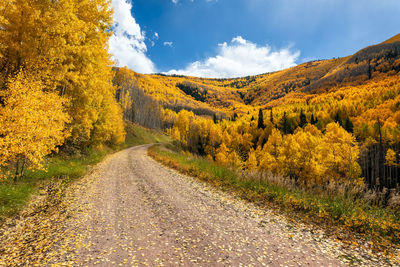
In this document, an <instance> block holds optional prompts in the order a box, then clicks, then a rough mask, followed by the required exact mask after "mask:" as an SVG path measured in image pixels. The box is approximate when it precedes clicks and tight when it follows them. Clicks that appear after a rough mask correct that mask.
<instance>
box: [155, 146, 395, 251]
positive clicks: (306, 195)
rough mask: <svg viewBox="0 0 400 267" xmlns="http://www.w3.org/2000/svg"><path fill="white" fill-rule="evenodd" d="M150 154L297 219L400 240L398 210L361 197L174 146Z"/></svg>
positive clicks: (378, 239)
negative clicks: (301, 185)
mask: <svg viewBox="0 0 400 267" xmlns="http://www.w3.org/2000/svg"><path fill="white" fill-rule="evenodd" d="M149 155H150V156H152V157H153V158H154V159H156V160H158V161H160V162H162V163H164V164H165V165H168V166H170V167H172V168H174V169H176V170H178V171H180V172H182V173H185V174H189V175H192V176H195V177H197V178H199V179H201V180H203V181H207V182H209V183H211V184H213V185H215V186H217V187H219V188H222V189H224V190H229V191H233V192H236V193H237V194H239V195H240V196H241V197H242V198H243V199H247V200H249V201H253V202H256V203H259V204H261V205H268V206H273V207H275V208H278V209H280V210H282V211H284V212H287V213H289V214H290V217H291V218H296V220H306V221H308V222H313V223H318V224H324V225H327V226H329V227H332V226H333V228H336V226H340V227H341V229H342V230H343V231H347V233H352V232H354V233H358V234H362V235H363V236H364V238H365V239H367V240H374V242H373V243H374V245H376V246H383V247H385V248H384V249H386V247H390V246H392V245H395V246H398V245H399V243H400V216H399V212H398V211H397V212H396V211H394V210H390V209H387V208H383V207H378V206H373V205H370V204H368V203H366V202H365V201H363V200H360V199H355V198H348V199H346V198H344V197H339V196H334V195H329V194H324V193H316V192H311V191H305V190H301V189H293V188H287V187H284V186H281V185H276V184H272V183H268V182H260V181H259V180H254V179H250V178H246V177H240V176H239V175H238V173H237V172H236V171H234V170H232V169H230V168H227V167H224V166H221V165H218V164H216V163H215V162H213V161H209V160H207V159H205V158H202V157H197V156H188V155H186V154H184V153H181V152H180V151H179V150H178V149H174V148H171V147H169V150H166V149H162V148H161V147H160V146H153V147H151V148H150V150H149ZM333 228H332V229H333ZM333 230H334V231H336V230H335V229H333Z"/></svg>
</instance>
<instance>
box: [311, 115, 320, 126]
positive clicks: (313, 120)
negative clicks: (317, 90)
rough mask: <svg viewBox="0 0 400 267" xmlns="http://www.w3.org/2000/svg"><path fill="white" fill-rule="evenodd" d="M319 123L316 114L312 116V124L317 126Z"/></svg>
mask: <svg viewBox="0 0 400 267" xmlns="http://www.w3.org/2000/svg"><path fill="white" fill-rule="evenodd" d="M317 122H318V119H317V118H314V114H311V120H310V124H312V125H315V124H317Z"/></svg>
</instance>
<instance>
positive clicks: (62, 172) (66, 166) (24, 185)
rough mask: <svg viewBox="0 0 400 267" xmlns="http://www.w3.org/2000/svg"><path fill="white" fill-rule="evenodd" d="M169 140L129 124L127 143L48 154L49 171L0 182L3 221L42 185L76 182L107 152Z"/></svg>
mask: <svg viewBox="0 0 400 267" xmlns="http://www.w3.org/2000/svg"><path fill="white" fill-rule="evenodd" d="M168 141H169V139H168V137H166V136H164V135H162V134H160V133H158V132H155V131H151V130H148V129H145V128H143V127H140V126H137V125H134V124H129V125H128V126H127V136H126V142H125V143H123V144H121V145H119V146H118V147H114V148H110V147H102V148H91V149H88V150H87V151H84V152H83V153H82V154H81V155H74V156H68V157H66V156H61V155H54V156H52V157H49V158H47V159H46V164H45V166H46V169H47V171H36V172H30V171H28V172H26V175H25V176H24V177H23V178H21V179H20V180H19V181H18V182H17V183H14V182H13V181H3V182H0V223H1V222H2V221H4V219H5V218H7V217H10V216H13V215H15V214H17V213H18V212H19V211H20V210H21V209H22V208H23V207H24V206H25V205H26V204H27V202H28V201H29V199H30V197H31V196H32V194H36V193H37V192H38V191H39V189H40V187H41V186H43V185H44V184H46V183H48V182H49V181H51V180H54V179H55V180H59V179H63V180H64V181H73V180H74V179H77V178H79V177H82V176H83V175H85V173H86V172H87V170H88V168H89V166H91V165H94V164H96V163H98V162H100V161H101V160H102V159H103V158H104V157H105V156H106V155H107V154H110V153H112V152H115V151H118V150H121V149H124V148H127V147H131V146H135V145H140V144H150V143H158V142H168Z"/></svg>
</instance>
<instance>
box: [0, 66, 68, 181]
mask: <svg viewBox="0 0 400 267" xmlns="http://www.w3.org/2000/svg"><path fill="white" fill-rule="evenodd" d="M0 99H1V100H2V102H3V105H2V106H0V125H1V127H0V165H2V166H9V167H17V168H18V166H19V165H20V170H18V169H17V170H16V175H20V174H22V173H21V172H23V169H24V168H23V167H22V166H24V167H27V168H30V169H38V168H41V167H42V165H41V161H42V159H43V157H44V156H46V155H48V154H50V153H51V152H52V151H55V150H56V148H57V146H59V145H62V144H63V142H64V140H65V138H66V137H68V135H69V131H67V130H66V129H65V126H66V124H67V123H68V122H69V121H70V118H69V116H68V115H67V113H66V112H65V110H64V109H65V105H66V103H67V100H66V99H65V98H63V97H60V96H59V95H58V94H57V93H56V92H44V91H43V87H42V84H41V82H40V81H36V80H35V79H33V78H32V77H31V76H30V75H29V74H26V73H24V72H23V71H21V72H19V74H17V75H16V77H14V78H11V79H10V80H9V81H8V86H7V88H6V90H3V91H0ZM21 164H22V165H21ZM10 165H11V166H10Z"/></svg>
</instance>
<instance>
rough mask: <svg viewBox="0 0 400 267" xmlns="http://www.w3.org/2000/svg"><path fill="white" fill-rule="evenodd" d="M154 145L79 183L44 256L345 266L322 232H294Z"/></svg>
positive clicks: (75, 260)
mask: <svg viewBox="0 0 400 267" xmlns="http://www.w3.org/2000/svg"><path fill="white" fill-rule="evenodd" d="M147 147H148V146H139V147H134V148H130V149H127V150H124V151H121V152H119V153H116V154H114V155H112V156H109V157H108V158H106V160H105V161H104V162H102V163H101V164H99V165H98V166H97V167H96V168H95V169H94V170H93V171H92V172H91V174H90V175H88V176H87V177H85V178H84V179H82V181H80V182H79V184H78V185H76V188H75V189H74V190H73V191H72V193H71V194H70V195H68V196H67V199H69V201H70V206H69V209H68V211H67V213H68V216H67V218H68V219H67V220H66V221H65V222H64V224H65V225H64V226H63V229H64V230H63V238H62V239H61V240H60V241H59V242H57V246H55V247H54V248H52V249H51V250H49V252H47V253H46V256H45V258H46V259H47V260H48V261H49V262H50V263H51V262H52V263H67V264H71V265H85V266H86V265H88V266H93V265H99V266H118V265H124V264H127V265H128V266H132V265H134V266H136V265H139V266H163V265H165V266H171V265H184V266H222V265H225V266H226V265H233V266H239V265H244V266H264V265H266V266H280V265H283V266H297V265H299V264H301V265H311V266H329V265H331V266H338V265H342V264H343V263H341V262H340V261H339V260H338V259H336V258H335V257H333V256H332V255H331V254H335V251H334V249H332V248H334V244H331V243H329V242H328V241H324V240H323V238H322V237H321V236H320V235H319V234H318V233H309V232H307V231H305V230H304V231H301V230H298V231H297V230H296V231H293V230H291V228H292V227H291V226H290V224H287V223H286V222H285V219H284V218H283V217H280V216H279V215H274V214H272V213H270V212H268V211H262V210H259V209H258V208H256V207H254V206H252V205H251V204H248V203H246V202H243V201H241V200H238V199H235V198H233V197H232V196H230V195H229V194H226V193H223V192H219V191H217V190H215V189H213V188H210V187H208V186H207V185H204V184H202V183H200V182H197V181H195V180H194V179H193V178H190V177H186V176H183V175H180V174H177V173H176V172H174V171H172V170H169V169H167V168H165V167H163V166H161V165H159V164H158V163H156V162H155V161H153V160H152V159H150V158H149V157H148V156H147V155H146V151H147ZM318 238H319V239H318ZM316 240H318V241H316Z"/></svg>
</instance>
